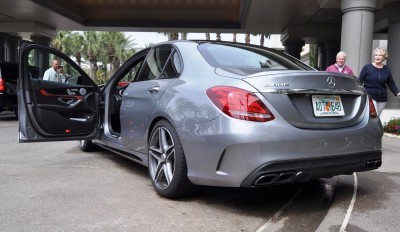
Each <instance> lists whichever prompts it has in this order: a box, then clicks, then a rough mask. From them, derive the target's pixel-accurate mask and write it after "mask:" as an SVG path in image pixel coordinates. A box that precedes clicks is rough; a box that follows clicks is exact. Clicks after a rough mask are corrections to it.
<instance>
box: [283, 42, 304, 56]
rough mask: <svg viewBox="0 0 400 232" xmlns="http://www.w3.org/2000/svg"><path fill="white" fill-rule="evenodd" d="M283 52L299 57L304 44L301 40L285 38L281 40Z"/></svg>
mask: <svg viewBox="0 0 400 232" xmlns="http://www.w3.org/2000/svg"><path fill="white" fill-rule="evenodd" d="M282 45H283V46H284V47H285V52H286V53H287V54H289V55H291V56H293V57H295V58H297V59H300V53H301V51H302V49H303V46H304V45H305V42H304V41H303V40H286V41H283V42H282Z"/></svg>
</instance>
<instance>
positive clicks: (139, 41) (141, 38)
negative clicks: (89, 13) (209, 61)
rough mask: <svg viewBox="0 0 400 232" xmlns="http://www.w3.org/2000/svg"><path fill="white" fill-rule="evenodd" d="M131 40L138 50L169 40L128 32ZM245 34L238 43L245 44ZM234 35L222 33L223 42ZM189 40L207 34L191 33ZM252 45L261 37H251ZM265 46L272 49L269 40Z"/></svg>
mask: <svg viewBox="0 0 400 232" xmlns="http://www.w3.org/2000/svg"><path fill="white" fill-rule="evenodd" d="M126 34H127V35H128V36H130V38H131V39H134V43H136V45H135V47H136V48H144V47H146V44H150V43H153V44H157V43H161V42H164V41H167V40H168V37H167V36H166V35H163V34H162V33H157V32H126ZM210 37H211V40H215V39H216V35H215V33H211V35H210ZM244 37H245V35H244V34H237V37H236V41H237V42H241V43H244ZM232 38H233V35H232V33H222V34H221V40H223V41H232ZM187 39H206V35H205V33H189V34H188V35H187ZM250 43H251V44H257V45H259V44H260V36H253V35H251V36H250ZM264 45H265V46H266V47H270V46H271V44H270V41H269V40H268V39H266V40H265V43H264Z"/></svg>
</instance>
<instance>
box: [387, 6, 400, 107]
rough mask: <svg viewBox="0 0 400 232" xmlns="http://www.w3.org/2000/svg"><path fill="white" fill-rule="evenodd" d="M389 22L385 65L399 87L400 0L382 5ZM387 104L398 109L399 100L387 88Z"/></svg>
mask: <svg viewBox="0 0 400 232" xmlns="http://www.w3.org/2000/svg"><path fill="white" fill-rule="evenodd" d="M384 9H385V11H386V15H387V18H388V22H389V31H388V47H387V49H388V52H389V57H388V60H387V61H386V64H387V66H388V67H389V68H390V71H391V72H392V76H393V79H394V82H396V85H397V87H399V88H400V65H399V64H400V55H399V54H400V44H399V41H400V2H392V3H389V4H387V5H385V6H384ZM388 97H389V98H388V104H387V105H386V108H391V109H400V100H399V99H398V98H397V97H395V96H394V95H393V93H392V92H391V91H390V90H388Z"/></svg>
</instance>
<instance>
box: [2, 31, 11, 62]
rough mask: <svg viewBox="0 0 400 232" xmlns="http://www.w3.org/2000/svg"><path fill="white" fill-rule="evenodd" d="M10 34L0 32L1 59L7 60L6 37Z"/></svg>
mask: <svg viewBox="0 0 400 232" xmlns="http://www.w3.org/2000/svg"><path fill="white" fill-rule="evenodd" d="M8 36H9V35H8V34H7V33H0V61H5V60H6V38H7V37H8Z"/></svg>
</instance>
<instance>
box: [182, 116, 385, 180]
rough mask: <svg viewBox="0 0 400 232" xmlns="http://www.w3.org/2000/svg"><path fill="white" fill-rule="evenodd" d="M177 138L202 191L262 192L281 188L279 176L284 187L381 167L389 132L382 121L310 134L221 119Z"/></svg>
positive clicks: (272, 124)
mask: <svg viewBox="0 0 400 232" xmlns="http://www.w3.org/2000/svg"><path fill="white" fill-rule="evenodd" d="M193 128H194V129H193ZM177 132H178V135H179V137H180V139H181V142H182V146H183V148H184V151H185V156H186V162H187V165H188V177H189V179H190V180H191V181H192V183H194V184H198V185H212V186H225V187H241V186H242V187H244V186H247V187H252V186H261V185H268V184H278V183H279V182H280V179H277V180H274V178H275V177H277V176H278V177H279V176H283V177H280V178H282V179H281V180H282V183H284V182H301V181H307V180H310V179H315V178H324V177H332V176H335V175H343V174H351V173H353V172H359V171H366V170H371V169H374V168H378V167H379V166H380V164H381V156H382V152H381V150H382V140H381V139H382V135H383V129H382V125H381V122H380V121H379V119H377V118H375V119H371V118H368V117H366V118H365V119H364V120H363V121H362V122H361V123H359V124H357V125H355V126H352V127H349V128H341V129H330V130H305V129H299V128H295V127H293V126H291V125H288V124H287V123H286V124H285V123H281V122H278V120H274V121H271V122H267V123H251V122H246V121H243V120H233V119H229V118H226V117H224V116H221V117H219V118H217V119H216V120H213V121H209V122H207V123H203V124H201V125H193V126H190V127H183V128H177ZM287 173H289V174H287ZM263 175H267V176H266V177H263ZM261 177H263V179H261V180H259V178H261ZM268 178H270V179H271V181H268Z"/></svg>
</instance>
